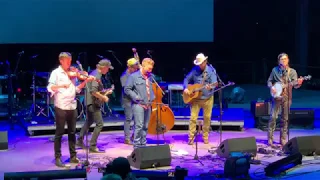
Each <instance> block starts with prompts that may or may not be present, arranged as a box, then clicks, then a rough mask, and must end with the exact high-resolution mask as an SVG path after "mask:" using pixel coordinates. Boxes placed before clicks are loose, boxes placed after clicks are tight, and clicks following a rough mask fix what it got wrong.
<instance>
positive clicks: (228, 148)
mask: <svg viewBox="0 0 320 180" xmlns="http://www.w3.org/2000/svg"><path fill="white" fill-rule="evenodd" d="M232 152H242V153H244V154H250V155H252V156H255V155H256V154H257V143H256V138H255V137H246V138H233V139H226V140H224V141H223V142H221V144H220V146H219V147H218V149H217V154H218V156H220V157H223V158H227V157H229V156H230V154H231V153H232Z"/></svg>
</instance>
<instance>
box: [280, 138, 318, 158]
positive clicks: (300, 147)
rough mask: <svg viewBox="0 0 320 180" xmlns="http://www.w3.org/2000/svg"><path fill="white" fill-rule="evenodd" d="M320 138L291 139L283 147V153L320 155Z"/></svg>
mask: <svg viewBox="0 0 320 180" xmlns="http://www.w3.org/2000/svg"><path fill="white" fill-rule="evenodd" d="M319 142H320V136H300V137H294V138H292V139H290V140H289V141H288V142H287V144H285V145H284V146H283V151H284V152H285V153H288V154H296V153H301V154H302V155H304V156H312V155H313V154H314V153H315V154H318V155H320V143H319Z"/></svg>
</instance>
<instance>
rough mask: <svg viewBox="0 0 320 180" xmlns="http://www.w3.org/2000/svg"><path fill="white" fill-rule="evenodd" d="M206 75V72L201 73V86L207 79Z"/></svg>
mask: <svg viewBox="0 0 320 180" xmlns="http://www.w3.org/2000/svg"><path fill="white" fill-rule="evenodd" d="M207 74H208V73H207V71H205V70H204V71H203V72H202V77H203V78H202V82H201V84H204V81H205V80H206V79H207V78H208V75H207Z"/></svg>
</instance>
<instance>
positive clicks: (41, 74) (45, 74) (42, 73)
mask: <svg viewBox="0 0 320 180" xmlns="http://www.w3.org/2000/svg"><path fill="white" fill-rule="evenodd" d="M49 75H50V73H49V72H36V76H38V77H42V78H49Z"/></svg>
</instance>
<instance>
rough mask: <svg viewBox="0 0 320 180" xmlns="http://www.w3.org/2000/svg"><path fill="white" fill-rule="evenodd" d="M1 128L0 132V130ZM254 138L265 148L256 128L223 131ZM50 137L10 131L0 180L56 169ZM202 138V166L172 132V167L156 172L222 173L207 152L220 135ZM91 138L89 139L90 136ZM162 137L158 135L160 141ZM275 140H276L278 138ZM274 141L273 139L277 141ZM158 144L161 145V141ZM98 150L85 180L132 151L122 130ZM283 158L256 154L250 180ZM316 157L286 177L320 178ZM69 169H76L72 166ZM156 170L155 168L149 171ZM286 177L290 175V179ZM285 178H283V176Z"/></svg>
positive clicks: (106, 136)
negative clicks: (206, 141) (5, 175)
mask: <svg viewBox="0 0 320 180" xmlns="http://www.w3.org/2000/svg"><path fill="white" fill-rule="evenodd" d="M3 128H4V126H2V127H1V128H0V129H1V130H3ZM307 135H320V129H315V130H291V133H290V136H291V138H292V137H295V136H307ZM249 136H255V137H256V139H257V144H258V147H265V146H266V145H265V144H264V143H266V140H267V137H266V132H263V131H260V130H257V129H247V130H244V131H243V132H223V134H222V140H224V139H227V138H234V137H249ZM51 137H52V136H35V137H28V136H25V135H23V133H22V132H21V130H14V131H9V144H10V145H9V147H10V148H9V150H8V151H3V152H0V159H1V164H0V172H1V176H0V179H2V178H3V173H4V172H23V171H46V170H57V169H59V168H57V167H56V166H55V165H54V157H53V143H52V142H50V141H49V139H50V138H51ZM199 137H200V138H199V139H201V140H200V142H199V144H198V147H199V156H200V161H201V163H202V164H203V165H202V164H201V163H199V162H197V161H195V160H193V157H194V154H195V146H189V145H187V131H171V132H169V133H167V134H166V135H165V139H166V141H165V142H166V143H168V144H170V146H171V153H172V164H171V166H170V167H162V168H158V169H156V171H168V170H172V169H174V168H175V167H176V166H180V167H183V168H187V169H188V170H189V176H199V175H203V176H204V175H210V174H211V175H213V174H214V173H216V172H221V171H222V170H223V164H224V160H223V159H221V158H218V157H217V156H216V155H215V154H210V153H209V152H208V150H209V149H210V148H211V147H216V146H217V145H218V144H219V134H218V133H217V132H211V133H210V139H209V140H210V144H208V145H205V144H203V142H202V138H201V136H199ZM275 137H279V133H278V132H276V133H275ZM89 138H90V137H89ZM161 138H162V137H161V136H160V139H161ZM156 139H157V138H156V137H155V136H148V143H149V145H156V144H157V140H156ZM277 139H278V138H277ZM277 139H276V140H277ZM158 143H164V141H163V140H161V141H158ZM98 144H99V148H101V149H104V150H105V153H104V154H89V161H90V162H91V165H92V169H91V171H90V172H89V173H88V179H99V178H101V177H102V174H99V173H98V172H97V169H96V168H97V167H98V166H102V165H104V164H106V163H108V162H109V161H111V160H112V159H113V158H116V157H119V156H123V157H127V156H128V155H129V154H130V153H131V152H132V150H133V148H132V146H129V145H125V144H123V131H111V132H103V133H102V134H101V135H100V136H99V139H98ZM77 151H78V156H79V158H80V159H81V160H85V151H84V150H77ZM62 154H63V160H66V159H68V158H69V157H68V156H69V153H68V143H67V137H66V136H64V137H63V145H62ZM281 158H283V157H280V156H277V155H263V154H258V159H259V160H261V161H262V164H264V165H251V169H250V174H251V177H252V178H253V179H265V178H264V175H263V174H264V173H263V170H264V167H265V166H266V164H268V163H270V162H274V161H276V160H278V159H281ZM317 159H318V158H317V157H304V159H303V165H302V166H300V167H296V168H294V169H293V170H291V171H290V172H288V175H287V177H286V178H288V179H301V178H302V177H301V176H298V174H300V173H303V172H310V171H314V172H312V173H305V174H304V175H303V178H312V179H316V178H318V177H320V172H319V171H320V160H317ZM71 168H75V165H72V167H71ZM151 170H155V169H151ZM289 176H291V177H290V178H289ZM283 178H284V177H283Z"/></svg>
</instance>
